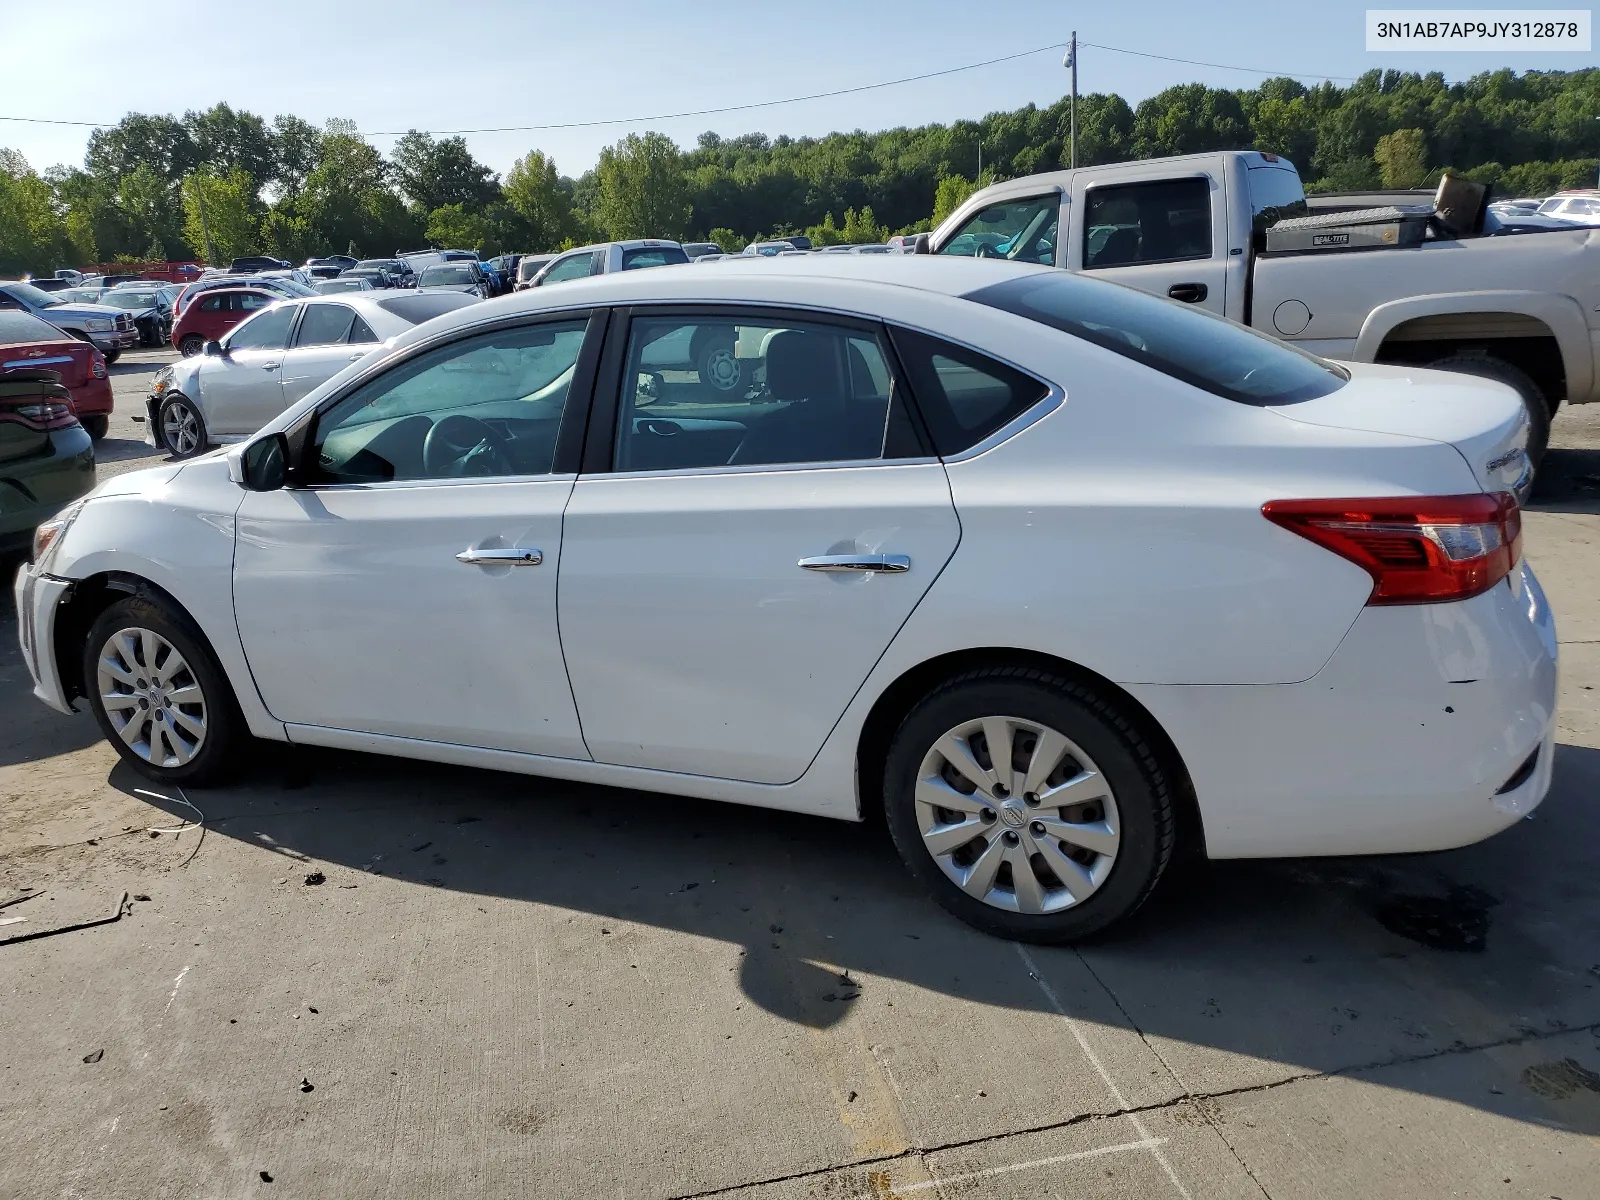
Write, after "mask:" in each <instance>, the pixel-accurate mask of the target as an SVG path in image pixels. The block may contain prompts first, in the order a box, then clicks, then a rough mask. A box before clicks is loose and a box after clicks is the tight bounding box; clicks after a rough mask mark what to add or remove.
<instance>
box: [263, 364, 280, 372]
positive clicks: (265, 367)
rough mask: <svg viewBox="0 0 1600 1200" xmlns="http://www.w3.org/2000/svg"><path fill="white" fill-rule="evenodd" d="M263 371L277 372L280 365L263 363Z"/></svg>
mask: <svg viewBox="0 0 1600 1200" xmlns="http://www.w3.org/2000/svg"><path fill="white" fill-rule="evenodd" d="M261 369H262V370H263V371H276V370H277V369H278V364H277V363H262V364H261Z"/></svg>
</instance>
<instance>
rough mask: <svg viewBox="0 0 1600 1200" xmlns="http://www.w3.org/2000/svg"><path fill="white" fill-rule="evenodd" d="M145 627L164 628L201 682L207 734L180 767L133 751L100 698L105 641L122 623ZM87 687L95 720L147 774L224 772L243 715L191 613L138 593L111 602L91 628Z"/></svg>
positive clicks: (170, 776) (180, 776) (198, 779)
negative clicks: (196, 751) (187, 614)
mask: <svg viewBox="0 0 1600 1200" xmlns="http://www.w3.org/2000/svg"><path fill="white" fill-rule="evenodd" d="M130 628H143V629H149V630H151V631H152V632H155V633H159V634H160V635H161V636H162V637H164V638H166V639H167V641H169V642H171V643H172V644H173V645H174V646H175V647H177V649H178V652H179V653H180V654H182V655H183V657H184V661H185V662H187V663H188V664H189V669H190V670H191V671H193V672H194V676H195V679H196V680H197V681H198V682H199V684H200V691H201V694H202V695H203V696H204V698H205V705H206V738H205V742H204V743H203V744H202V745H201V747H200V753H199V754H197V755H195V756H194V758H192V759H190V760H189V761H188V762H187V763H185V764H183V766H181V767H160V766H156V765H155V764H153V763H148V762H146V761H144V760H143V759H142V758H140V757H139V756H138V755H136V754H134V753H133V751H132V750H131V749H130V748H129V747H128V745H127V743H126V742H124V741H123V740H122V738H121V737H120V736H119V735H118V733H117V731H116V729H115V727H114V726H113V725H112V724H111V719H110V718H109V717H108V716H107V715H106V711H105V706H104V705H103V704H101V702H100V681H99V677H98V676H99V659H100V649H101V647H102V646H104V645H105V644H106V641H107V640H108V639H109V638H110V637H111V636H112V634H114V633H116V632H117V631H119V630H122V629H130ZM82 667H83V691H84V695H85V697H87V699H88V702H89V708H90V709H91V710H92V711H93V713H94V719H95V723H96V724H98V725H99V726H100V730H101V732H102V733H103V734H105V737H106V740H107V741H108V742H110V743H111V745H112V746H113V748H115V749H116V751H117V755H118V757H120V758H121V759H122V761H123V762H125V763H127V764H128V765H129V766H130V767H132V768H133V769H134V770H135V771H137V772H139V773H140V774H141V775H143V776H145V777H146V778H148V779H154V780H158V781H160V782H163V783H176V784H183V783H207V782H211V781H213V780H216V779H219V778H221V777H223V775H224V774H225V773H226V770H227V767H228V765H229V757H230V754H231V752H232V749H233V745H234V743H235V742H236V741H237V740H238V737H239V731H240V730H241V729H242V728H243V718H242V717H241V716H240V714H239V709H238V703H237V701H236V700H235V699H234V696H233V688H232V686H231V685H230V684H229V682H228V678H227V676H226V675H225V674H224V673H223V670H222V667H221V666H220V665H219V664H218V662H217V659H216V656H215V655H214V654H213V653H212V652H211V647H210V646H209V645H208V644H207V643H206V640H205V637H204V635H203V634H201V633H200V631H199V630H198V629H197V628H195V627H194V625H193V623H192V622H190V621H189V620H188V619H187V618H186V617H180V616H176V615H175V614H173V613H172V612H170V611H169V610H168V609H167V608H166V606H165V605H162V604H158V603H156V602H154V601H152V600H148V599H145V598H142V597H138V596H129V597H128V598H127V599H124V600H118V601H117V602H116V603H115V604H112V605H111V606H110V607H108V608H107V609H106V610H105V611H104V612H102V613H101V614H100V615H99V617H97V618H96V619H95V622H94V624H93V625H91V626H90V628H89V635H88V637H87V638H86V639H85V641H84V648H83V663H82Z"/></svg>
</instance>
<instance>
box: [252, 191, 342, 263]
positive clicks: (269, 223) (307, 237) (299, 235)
mask: <svg viewBox="0 0 1600 1200" xmlns="http://www.w3.org/2000/svg"><path fill="white" fill-rule="evenodd" d="M261 248H262V249H263V250H265V251H266V252H267V253H268V254H270V255H272V256H273V257H274V258H283V259H287V260H288V261H289V262H303V261H304V260H305V259H307V258H310V257H311V256H312V255H314V254H317V253H319V252H324V251H325V250H326V249H327V247H326V244H325V243H323V242H321V241H320V240H318V238H317V235H316V233H315V231H314V230H312V228H311V223H310V222H309V221H307V220H306V219H305V218H304V217H302V216H297V215H296V214H295V213H294V211H293V210H292V208H291V207H290V206H289V205H287V204H279V205H275V206H274V207H273V208H272V209H271V210H270V211H269V212H268V213H267V216H266V219H265V220H263V221H262V222H261Z"/></svg>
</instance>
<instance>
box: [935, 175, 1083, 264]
mask: <svg viewBox="0 0 1600 1200" xmlns="http://www.w3.org/2000/svg"><path fill="white" fill-rule="evenodd" d="M1060 222H1061V197H1060V196H1059V195H1058V194H1057V193H1055V192H1051V193H1049V194H1048V195H1045V196H1030V197H1027V198H1023V199H1017V200H1002V201H1000V202H998V203H996V204H991V205H989V207H987V208H985V209H982V210H981V211H979V212H978V213H976V214H974V215H973V216H972V217H971V218H969V219H968V220H967V222H966V224H964V225H963V226H961V228H960V229H959V230H957V231H956V234H955V236H954V237H952V238H951V239H950V240H949V241H947V242H946V243H945V244H944V245H943V246H942V247H941V248H940V250H939V253H940V254H955V255H960V256H962V257H966V258H1006V259H1010V260H1012V261H1013V262H1029V263H1041V264H1043V265H1044V266H1054V265H1055V261H1056V232H1057V230H1058V228H1059V226H1060Z"/></svg>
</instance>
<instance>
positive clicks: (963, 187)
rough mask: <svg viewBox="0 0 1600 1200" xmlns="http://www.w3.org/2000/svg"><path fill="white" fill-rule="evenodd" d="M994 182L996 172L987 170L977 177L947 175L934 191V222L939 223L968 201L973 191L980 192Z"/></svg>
mask: <svg viewBox="0 0 1600 1200" xmlns="http://www.w3.org/2000/svg"><path fill="white" fill-rule="evenodd" d="M993 182H994V173H993V172H992V171H985V172H984V173H983V174H982V175H980V176H978V177H977V178H976V179H967V178H965V177H963V176H961V175H946V176H945V177H944V178H943V179H941V180H939V186H938V187H936V188H935V189H934V191H933V223H934V225H938V224H939V222H940V221H943V220H944V219H945V218H946V217H948V216H949V215H950V214H951V213H953V212H955V210H956V209H958V208H960V207H961V206H962V205H963V204H965V203H966V200H967V197H968V196H970V195H972V193H973V192H980V191H982V190H983V189H984V188H986V187H988V186H989V185H990V184H991V183H993Z"/></svg>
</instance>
